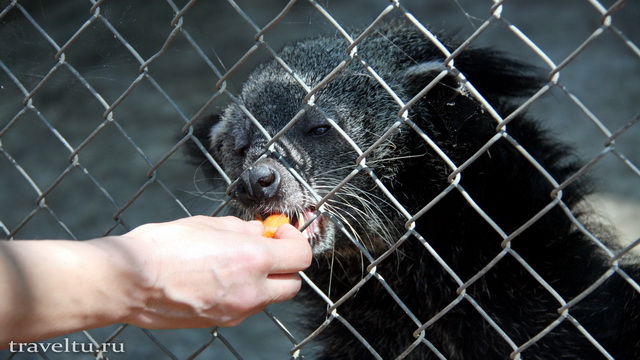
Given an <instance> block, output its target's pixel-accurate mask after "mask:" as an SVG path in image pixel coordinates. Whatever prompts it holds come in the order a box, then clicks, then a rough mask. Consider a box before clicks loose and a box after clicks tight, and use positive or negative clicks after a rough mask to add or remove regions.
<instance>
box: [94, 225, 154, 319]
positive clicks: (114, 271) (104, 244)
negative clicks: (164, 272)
mask: <svg viewBox="0 0 640 360" xmlns="http://www.w3.org/2000/svg"><path fill="white" fill-rule="evenodd" d="M135 240H136V239H134V238H131V237H129V236H127V235H126V234H125V235H120V236H111V237H104V238H99V239H95V240H91V241H90V243H91V244H92V245H94V246H95V247H96V248H97V249H99V250H100V252H101V257H102V258H103V259H104V261H106V263H107V264H108V266H109V269H110V272H111V274H110V275H109V281H110V283H111V284H109V285H110V286H109V289H110V291H112V293H111V294H109V298H110V299H111V300H112V301H114V302H115V304H114V305H116V306H115V307H114V308H113V309H112V311H114V312H113V313H112V315H113V316H114V319H113V320H114V321H113V322H117V323H131V322H132V319H135V318H136V317H138V316H139V314H140V313H141V312H142V311H143V310H144V309H145V308H146V306H147V304H148V302H149V301H150V298H151V293H152V280H151V279H150V276H149V274H148V271H147V270H146V267H145V264H144V260H143V259H140V257H139V255H138V254H139V251H136V250H135V248H134V246H135Z"/></svg>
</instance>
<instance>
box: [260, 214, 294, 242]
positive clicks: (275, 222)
mask: <svg viewBox="0 0 640 360" xmlns="http://www.w3.org/2000/svg"><path fill="white" fill-rule="evenodd" d="M288 223H289V217H287V215H285V214H272V215H269V216H268V217H267V218H266V219H264V220H263V221H262V224H263V225H264V232H263V233H262V236H264V237H268V238H273V237H274V236H275V235H276V230H278V228H279V227H280V226H282V225H284V224H288Z"/></svg>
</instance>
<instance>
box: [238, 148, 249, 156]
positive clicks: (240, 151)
mask: <svg viewBox="0 0 640 360" xmlns="http://www.w3.org/2000/svg"><path fill="white" fill-rule="evenodd" d="M247 151H249V146H248V145H247V146H241V147H239V148H237V149H236V153H237V154H238V155H240V156H242V157H245V156H247Z"/></svg>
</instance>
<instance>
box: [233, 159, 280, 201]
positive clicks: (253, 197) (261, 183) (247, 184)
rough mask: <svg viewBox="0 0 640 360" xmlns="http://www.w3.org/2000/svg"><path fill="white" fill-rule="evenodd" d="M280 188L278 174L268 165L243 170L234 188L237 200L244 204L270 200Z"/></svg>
mask: <svg viewBox="0 0 640 360" xmlns="http://www.w3.org/2000/svg"><path fill="white" fill-rule="evenodd" d="M279 188H280V172H279V171H278V170H277V169H276V168H274V167H273V166H271V165H269V164H261V165H257V166H254V167H251V168H249V169H247V170H245V171H244V172H243V173H242V175H241V176H240V182H239V183H238V187H237V188H236V195H237V197H238V200H240V201H241V202H243V203H245V204H249V203H252V202H261V201H265V200H269V199H272V198H274V197H276V195H277V194H278V190H279Z"/></svg>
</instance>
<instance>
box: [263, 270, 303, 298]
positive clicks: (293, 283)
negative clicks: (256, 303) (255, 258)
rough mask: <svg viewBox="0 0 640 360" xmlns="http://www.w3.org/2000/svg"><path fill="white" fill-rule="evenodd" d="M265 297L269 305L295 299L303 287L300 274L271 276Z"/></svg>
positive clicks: (268, 279)
mask: <svg viewBox="0 0 640 360" xmlns="http://www.w3.org/2000/svg"><path fill="white" fill-rule="evenodd" d="M265 286H266V290H265V291H266V294H265V297H266V298H267V299H269V301H268V302H269V303H276V302H282V301H286V300H291V299H293V297H294V296H296V294H297V293H298V292H299V291H300V288H301V287H302V279H300V275H298V273H289V274H270V275H269V276H268V277H267V282H266V285H265Z"/></svg>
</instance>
